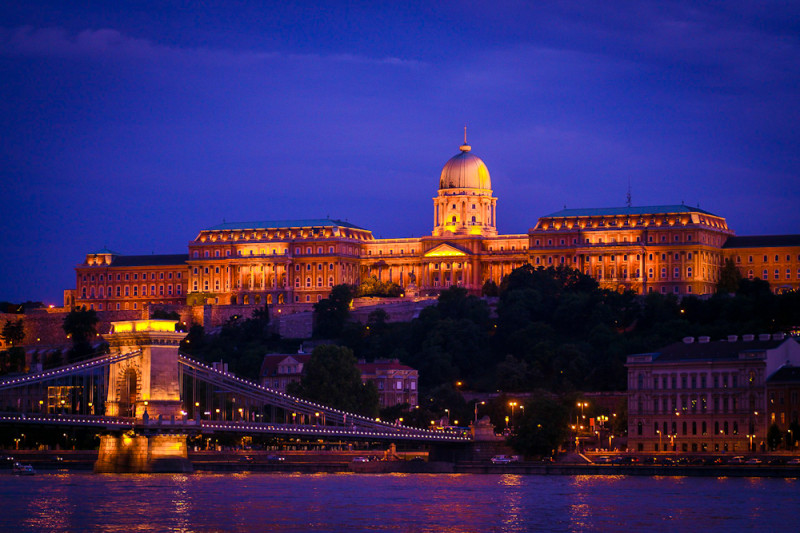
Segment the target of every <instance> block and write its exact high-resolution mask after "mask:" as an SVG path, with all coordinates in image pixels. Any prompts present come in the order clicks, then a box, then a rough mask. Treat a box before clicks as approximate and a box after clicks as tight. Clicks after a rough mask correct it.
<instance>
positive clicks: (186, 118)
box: [0, 0, 800, 304]
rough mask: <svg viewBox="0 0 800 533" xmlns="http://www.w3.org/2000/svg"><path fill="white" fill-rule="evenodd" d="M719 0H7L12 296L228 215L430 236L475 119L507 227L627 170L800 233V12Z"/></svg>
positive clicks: (600, 193)
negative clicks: (452, 164)
mask: <svg viewBox="0 0 800 533" xmlns="http://www.w3.org/2000/svg"><path fill="white" fill-rule="evenodd" d="M699 4H701V3H699V2H693V1H687V2H664V1H655V2H647V1H632V2H615V1H609V2H594V1H586V2H548V1H536V2H522V1H516V2H513V1H512V2H504V1H494V2H469V1H461V2H430V1H423V2H408V1H404V2H396V3H389V2H372V1H368V2H354V3H344V2H316V3H310V2H308V3H307V2H268V1H247V0H239V1H230V0H228V1H222V0H207V1H204V2H195V3H192V2H166V1H163V0H162V1H153V2H144V1H137V2H127V1H122V0H114V1H112V2H109V1H107V0H97V1H92V0H90V1H85V2H63V1H52V2H46V1H35V0H10V1H7V2H3V3H2V4H1V5H0V133H1V135H0V198H2V210H1V211H0V212H1V213H2V219H1V220H2V222H1V223H0V229H2V231H1V232H0V254H2V255H0V300H12V301H16V300H25V299H39V300H43V301H45V302H47V303H56V304H58V303H60V302H61V299H62V294H61V293H62V290H63V289H65V288H72V287H74V285H75V275H74V270H73V268H74V266H75V265H76V264H77V263H79V262H80V261H82V260H83V258H84V255H85V254H86V253H87V252H90V251H93V250H96V249H99V248H101V247H103V246H108V247H109V248H111V249H113V250H116V251H118V252H120V253H123V254H150V253H185V252H186V249H187V244H188V242H189V241H190V240H191V239H193V238H194V237H195V236H196V235H197V232H198V231H199V230H200V229H201V228H204V227H208V226H212V225H215V224H218V223H220V222H222V221H223V219H225V220H227V221H229V222H230V221H244V220H264V219H291V218H320V217H326V216H328V215H329V216H330V217H332V218H340V219H346V220H348V221H350V222H352V223H354V224H357V225H359V226H362V227H365V228H368V229H371V230H372V231H373V233H374V235H375V236H376V237H381V236H382V237H407V236H419V235H423V234H429V233H430V231H431V228H432V217H433V214H432V213H433V208H432V202H431V198H433V197H434V196H435V195H436V189H437V186H438V177H439V173H440V171H441V168H442V166H443V165H444V163H445V162H446V161H447V159H449V158H450V157H451V156H453V155H455V154H456V153H457V152H458V145H459V144H460V143H461V141H462V128H463V126H464V124H467V125H468V127H469V143H470V144H471V145H472V147H473V152H474V153H475V154H476V155H478V156H479V157H481V158H482V159H483V160H484V162H485V163H486V164H487V166H488V168H489V171H490V173H491V176H492V185H493V189H494V193H495V195H496V196H497V197H498V198H499V200H498V209H497V213H498V229H499V230H500V231H501V232H502V233H524V232H526V231H527V230H528V228H530V227H532V226H533V225H534V224H535V223H536V219H537V217H539V216H542V215H545V214H548V213H551V212H553V211H557V210H559V209H561V208H563V207H564V206H565V205H566V206H567V207H570V208H578V207H608V206H622V205H624V204H625V196H626V193H627V189H628V183H629V182H630V186H631V189H632V197H633V203H634V205H654V204H666V203H681V202H685V203H687V204H689V205H692V206H696V205H698V204H699V205H700V207H702V208H704V209H706V210H709V211H711V212H714V213H716V214H719V215H722V216H724V217H726V218H727V220H728V223H729V225H730V226H731V227H732V228H733V229H734V230H735V231H736V232H737V234H739V235H758V234H770V233H800V209H798V199H800V180H799V179H798V176H799V175H800V131H798V129H799V128H800V123H799V122H798V119H799V118H800V95H799V94H798V91H799V89H798V88H800V37H799V36H800V4H798V3H796V2H770V1H760V2H751V1H748V2H737V1H722V2H703V3H702V6H700V5H699ZM77 6H80V7H77Z"/></svg>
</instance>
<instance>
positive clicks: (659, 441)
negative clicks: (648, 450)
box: [656, 429, 663, 451]
mask: <svg viewBox="0 0 800 533" xmlns="http://www.w3.org/2000/svg"><path fill="white" fill-rule="evenodd" d="M656 433H658V449H659V450H660V451H663V448H662V447H661V430H660V429H657V430H656Z"/></svg>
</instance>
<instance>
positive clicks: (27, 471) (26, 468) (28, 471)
mask: <svg viewBox="0 0 800 533" xmlns="http://www.w3.org/2000/svg"><path fill="white" fill-rule="evenodd" d="M35 473H36V470H34V469H33V466H32V465H24V464H22V463H14V474H15V475H17V476H32V475H34V474H35Z"/></svg>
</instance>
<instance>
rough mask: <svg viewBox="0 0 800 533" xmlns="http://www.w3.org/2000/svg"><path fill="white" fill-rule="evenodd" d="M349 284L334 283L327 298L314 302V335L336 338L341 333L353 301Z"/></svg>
mask: <svg viewBox="0 0 800 533" xmlns="http://www.w3.org/2000/svg"><path fill="white" fill-rule="evenodd" d="M353 294H354V292H353V288H352V287H351V286H350V285H335V286H334V287H333V288H332V289H331V293H330V295H328V297H327V298H324V299H322V300H320V301H319V302H317V303H315V304H314V336H315V337H322V338H325V339H330V338H336V337H338V336H339V335H341V333H342V328H343V327H344V324H345V322H346V321H347V317H348V315H349V314H350V303H351V302H352V301H353Z"/></svg>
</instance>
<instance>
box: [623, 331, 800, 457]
mask: <svg viewBox="0 0 800 533" xmlns="http://www.w3.org/2000/svg"><path fill="white" fill-rule="evenodd" d="M799 362H800V345H798V343H797V342H796V341H795V340H794V339H793V338H790V337H785V336H784V335H783V334H782V333H781V334H775V335H769V334H765V335H758V336H755V335H742V336H741V337H739V336H736V335H731V336H729V337H728V338H727V339H724V340H719V341H712V340H711V339H710V338H708V337H699V338H697V339H695V338H693V337H687V338H685V339H684V340H683V341H682V342H677V343H674V344H671V345H669V346H666V347H664V348H661V349H660V350H658V351H656V352H653V353H644V354H635V355H630V356H628V359H627V365H626V366H627V367H628V449H630V450H632V451H638V452H664V451H673V452H740V453H741V452H745V451H748V450H754V449H763V448H764V446H765V441H766V432H767V427H768V426H769V424H770V423H771V417H772V414H771V413H773V412H775V411H774V410H773V409H772V408H771V404H768V401H767V398H768V396H767V394H768V388H767V387H768V379H769V378H770V377H771V376H773V375H780V374H779V373H778V371H779V369H780V368H781V367H783V366H784V365H787V364H790V365H797V364H798V363H799ZM776 373H777V374H776ZM776 385H777V383H776Z"/></svg>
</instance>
